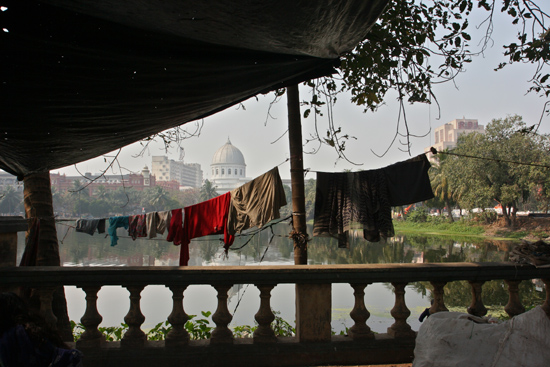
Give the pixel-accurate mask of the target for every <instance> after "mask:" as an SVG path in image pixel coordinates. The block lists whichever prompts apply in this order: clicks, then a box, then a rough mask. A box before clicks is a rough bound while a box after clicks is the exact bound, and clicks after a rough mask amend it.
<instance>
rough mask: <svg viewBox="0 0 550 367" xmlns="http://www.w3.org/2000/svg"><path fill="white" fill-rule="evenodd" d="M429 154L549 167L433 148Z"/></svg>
mask: <svg viewBox="0 0 550 367" xmlns="http://www.w3.org/2000/svg"><path fill="white" fill-rule="evenodd" d="M427 153H428V152H426V153H425V154H427ZM429 153H432V154H446V155H454V156H456V157H463V158H473V159H481V160H486V161H493V162H499V163H500V162H504V163H512V164H519V165H523V166H533V167H542V168H550V166H547V165H545V164H539V163H526V162H517V161H510V160H507V159H501V158H490V157H478V156H475V155H469V154H459V153H453V152H449V151H444V152H441V151H438V150H437V149H435V148H434V147H431V148H430V152H429Z"/></svg>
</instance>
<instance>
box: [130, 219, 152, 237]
mask: <svg viewBox="0 0 550 367" xmlns="http://www.w3.org/2000/svg"><path fill="white" fill-rule="evenodd" d="M128 222H129V225H128V236H130V237H132V239H133V240H134V241H135V240H136V238H138V237H147V223H146V219H145V214H138V215H131V216H130V217H129V218H128Z"/></svg>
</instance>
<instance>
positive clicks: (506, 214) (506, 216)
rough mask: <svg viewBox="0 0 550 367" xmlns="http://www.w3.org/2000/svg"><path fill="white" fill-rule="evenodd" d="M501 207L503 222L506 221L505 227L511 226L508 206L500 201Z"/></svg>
mask: <svg viewBox="0 0 550 367" xmlns="http://www.w3.org/2000/svg"><path fill="white" fill-rule="evenodd" d="M499 204H500V206H501V207H502V215H503V216H504V222H505V223H506V227H511V226H512V220H511V219H510V211H509V210H510V208H508V206H507V205H503V204H502V203H499Z"/></svg>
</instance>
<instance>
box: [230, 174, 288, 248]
mask: <svg viewBox="0 0 550 367" xmlns="http://www.w3.org/2000/svg"><path fill="white" fill-rule="evenodd" d="M285 205H286V196H285V189H284V187H283V182H282V180H281V176H279V169H278V168H277V167H275V168H273V169H272V170H270V171H268V172H266V173H264V174H263V175H261V176H258V177H256V178H255V179H254V180H252V181H250V182H247V183H246V184H244V185H242V186H240V187H238V188H236V189H235V190H232V191H231V205H230V207H229V217H228V219H227V228H228V232H229V233H230V234H232V235H233V234H235V233H241V232H242V231H244V230H246V229H249V228H251V227H258V228H261V227H262V226H263V225H265V224H266V223H268V222H270V221H272V220H274V219H278V218H280V214H279V209H280V208H281V207H283V206H285ZM226 250H227V249H226Z"/></svg>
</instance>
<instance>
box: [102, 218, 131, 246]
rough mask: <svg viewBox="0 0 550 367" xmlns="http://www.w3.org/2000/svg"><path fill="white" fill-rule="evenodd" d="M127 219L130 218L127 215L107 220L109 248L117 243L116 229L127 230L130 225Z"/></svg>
mask: <svg viewBox="0 0 550 367" xmlns="http://www.w3.org/2000/svg"><path fill="white" fill-rule="evenodd" d="M129 219H130V217H128V216H127V215H125V216H121V217H111V218H109V228H108V229H107V233H108V234H109V236H110V237H111V246H116V245H117V243H118V236H117V234H116V230H117V228H119V227H124V228H125V229H128V227H129V225H130V223H129Z"/></svg>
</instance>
